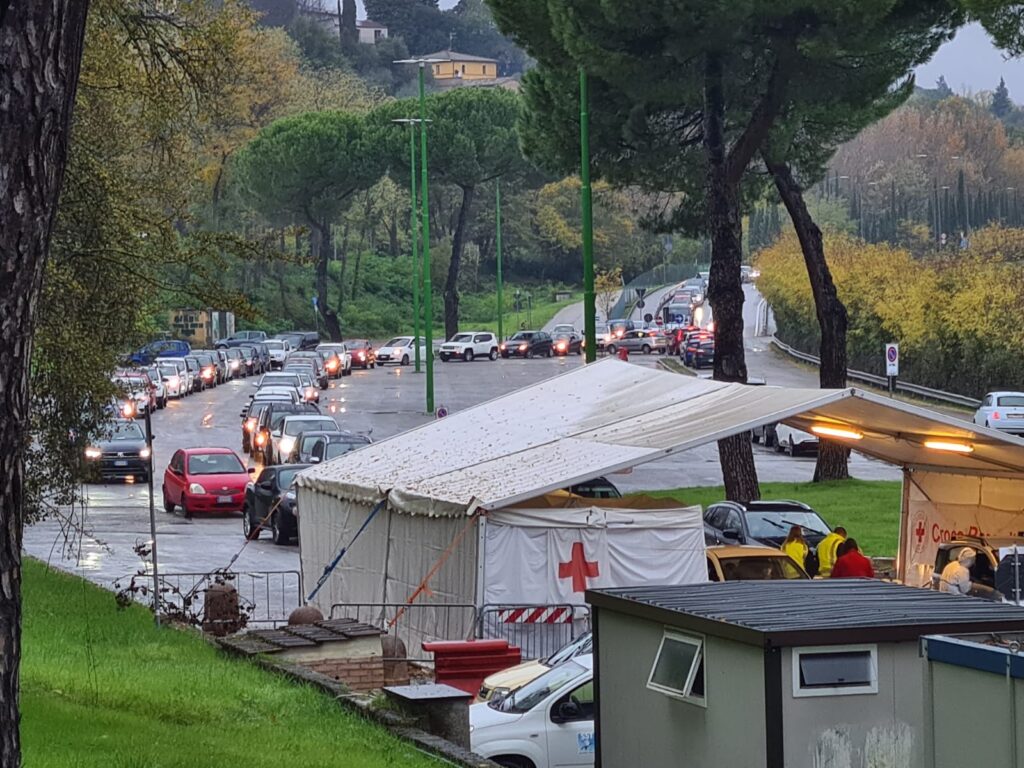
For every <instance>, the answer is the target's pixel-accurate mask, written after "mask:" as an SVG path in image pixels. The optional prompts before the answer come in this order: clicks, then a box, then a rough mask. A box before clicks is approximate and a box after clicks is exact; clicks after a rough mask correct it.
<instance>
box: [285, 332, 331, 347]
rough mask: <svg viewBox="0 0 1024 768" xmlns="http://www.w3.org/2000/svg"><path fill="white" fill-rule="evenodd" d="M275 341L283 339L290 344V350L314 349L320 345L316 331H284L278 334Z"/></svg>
mask: <svg viewBox="0 0 1024 768" xmlns="http://www.w3.org/2000/svg"><path fill="white" fill-rule="evenodd" d="M274 338H275V339H285V340H286V341H288V342H290V343H291V345H292V349H296V350H298V349H316V348H317V345H319V344H320V334H319V333H317V332H316V331H285V332H284V333H279V334H277V335H276V336H275V337H274Z"/></svg>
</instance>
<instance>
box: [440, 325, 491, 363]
mask: <svg viewBox="0 0 1024 768" xmlns="http://www.w3.org/2000/svg"><path fill="white" fill-rule="evenodd" d="M437 356H438V357H440V358H441V362H443V363H447V362H448V361H449V360H465V361H466V362H467V363H469V362H472V361H473V360H474V359H476V358H478V357H485V358H487V359H488V360H497V359H498V337H497V336H495V335H494V334H493V333H491V332H490V331H461V332H459V333H456V334H455V335H454V336H452V337H451V338H450V339H448V341H446V342H445V343H444V344H442V345H441V347H440V349H438V350H437Z"/></svg>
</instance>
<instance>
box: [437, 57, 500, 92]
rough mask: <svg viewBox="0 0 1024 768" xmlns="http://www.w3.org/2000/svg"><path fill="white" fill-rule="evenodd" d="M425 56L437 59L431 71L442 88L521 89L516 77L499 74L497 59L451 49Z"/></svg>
mask: <svg viewBox="0 0 1024 768" xmlns="http://www.w3.org/2000/svg"><path fill="white" fill-rule="evenodd" d="M423 58H424V59H435V61H434V62H433V63H432V64H431V65H430V73H431V75H432V76H433V78H434V82H435V83H436V84H437V85H438V86H440V87H442V88H457V87H460V86H466V85H476V86H485V87H495V86H496V87H499V88H510V89H512V90H518V89H519V81H518V80H517V79H516V78H514V77H499V76H498V60H497V59H489V58H487V57H486V56H474V55H473V54H471V53H458V52H456V51H453V50H450V49H449V50H447V51H437V52H436V53H430V54H427V55H426V56H423ZM438 60H439V61H438Z"/></svg>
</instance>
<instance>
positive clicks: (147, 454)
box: [139, 446, 153, 459]
mask: <svg viewBox="0 0 1024 768" xmlns="http://www.w3.org/2000/svg"><path fill="white" fill-rule="evenodd" d="M152 453H153V451H151V450H150V449H149V446H146V447H145V448H143V449H142V450H141V451H139V456H141V457H142V458H144V459H148V458H149V457H150V456H151V455H152Z"/></svg>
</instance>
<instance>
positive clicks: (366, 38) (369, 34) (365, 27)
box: [300, 8, 388, 45]
mask: <svg viewBox="0 0 1024 768" xmlns="http://www.w3.org/2000/svg"><path fill="white" fill-rule="evenodd" d="M300 13H302V14H303V15H304V16H307V17H309V18H311V19H313V20H314V21H316V22H317V23H319V24H320V25H321V26H323V27H324V28H325V29H326V30H327V31H328V32H330V33H331V34H332V35H335V36H337V34H338V14H337V12H336V11H327V10H323V9H321V8H306V9H303V10H301V11H300ZM356 30H357V31H358V32H359V42H360V43H365V44H366V45H374V44H375V43H376V42H377V41H378V40H383V39H385V38H386V37H387V36H388V28H387V27H385V26H384V25H383V24H378V23H377V22H376V21H371V20H370V19H357V20H356Z"/></svg>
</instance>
